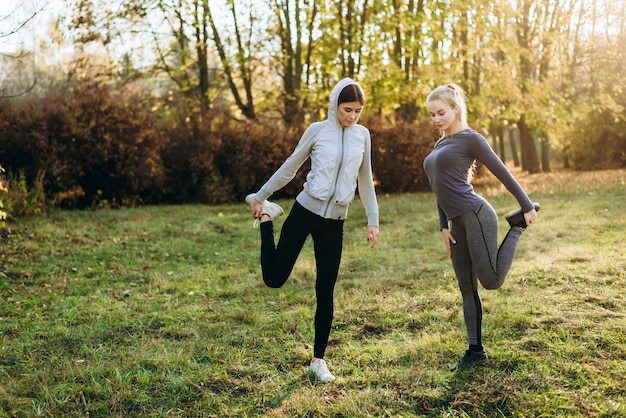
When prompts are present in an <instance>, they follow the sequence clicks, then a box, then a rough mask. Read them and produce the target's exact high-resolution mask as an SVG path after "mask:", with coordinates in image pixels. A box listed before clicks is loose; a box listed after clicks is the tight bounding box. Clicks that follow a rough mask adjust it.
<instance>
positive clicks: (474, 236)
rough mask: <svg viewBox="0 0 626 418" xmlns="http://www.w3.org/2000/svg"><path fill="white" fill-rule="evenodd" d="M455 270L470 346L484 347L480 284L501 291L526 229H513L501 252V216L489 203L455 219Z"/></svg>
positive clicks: (453, 220) (453, 263)
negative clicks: (499, 242) (499, 240)
mask: <svg viewBox="0 0 626 418" xmlns="http://www.w3.org/2000/svg"><path fill="white" fill-rule="evenodd" d="M450 232H451V233H452V236H453V237H454V239H455V240H456V244H452V245H451V248H452V266H453V267H454V272H455V273H456V277H457V280H458V282H459V289H460V290H461V295H462V297H463V315H464V317H465V326H466V327H467V337H468V342H469V344H470V345H482V341H481V340H482V335H481V322H482V317H483V313H482V304H481V302H480V297H479V296H478V280H480V283H481V284H482V286H483V287H484V288H485V289H489V290H492V289H498V288H499V287H500V286H502V284H503V283H504V278H505V277H506V275H507V273H508V272H509V269H510V268H511V264H512V263H513V257H514V256H515V250H516V249H517V243H518V242H519V239H520V237H521V235H522V232H523V229H522V228H519V227H513V228H511V229H510V230H509V232H508V233H507V234H506V237H505V238H504V240H503V241H502V244H501V245H500V247H499V248H498V215H497V214H496V211H495V210H494V209H493V208H492V207H491V205H489V203H487V202H485V203H484V204H483V205H482V206H480V207H479V208H478V209H475V210H473V211H471V212H468V213H466V214H464V215H461V216H459V217H457V218H454V219H452V228H451V230H450Z"/></svg>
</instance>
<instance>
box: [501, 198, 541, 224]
mask: <svg viewBox="0 0 626 418" xmlns="http://www.w3.org/2000/svg"><path fill="white" fill-rule="evenodd" d="M533 204H534V205H535V210H536V211H537V212H539V209H541V206H539V203H537V202H534V203H533ZM504 218H505V219H506V220H507V222H508V223H509V225H511V228H513V227H514V226H519V227H520V228H526V219H524V212H523V211H522V208H519V209H515V210H512V211H510V212H509V213H507V214H506V215H504Z"/></svg>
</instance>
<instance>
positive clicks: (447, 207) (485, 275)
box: [424, 84, 539, 368]
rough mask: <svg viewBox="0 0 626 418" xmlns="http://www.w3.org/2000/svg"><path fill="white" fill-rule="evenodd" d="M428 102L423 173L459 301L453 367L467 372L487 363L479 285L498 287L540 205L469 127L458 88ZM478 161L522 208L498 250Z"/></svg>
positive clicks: (436, 93) (495, 225)
mask: <svg viewBox="0 0 626 418" xmlns="http://www.w3.org/2000/svg"><path fill="white" fill-rule="evenodd" d="M426 101H427V105H428V111H429V112H430V117H431V119H432V121H433V122H434V123H435V125H436V126H437V129H439V131H440V132H441V138H440V139H439V140H438V141H437V142H436V143H435V146H434V148H433V150H432V152H431V153H430V154H429V155H428V156H427V157H426V159H425V160H424V169H425V171H426V173H427V175H428V181H429V183H430V187H431V189H432V190H433V192H434V193H435V197H436V199H437V209H438V211H439V228H440V230H441V233H442V236H443V241H444V243H445V245H446V248H447V250H448V256H449V257H451V259H452V265H453V267H454V271H455V274H456V277H457V280H458V284H459V288H460V290H461V295H462V299H463V314H464V319H465V325H466V328H467V336H468V343H469V347H468V349H467V351H466V352H465V355H464V356H463V358H462V359H461V360H460V361H459V362H458V363H457V364H456V367H457V368H466V367H469V366H471V365H474V364H477V363H481V362H483V361H485V360H487V353H486V352H485V350H484V348H483V345H482V316H483V312H482V303H481V300H480V297H479V295H478V281H480V283H481V284H482V286H483V287H484V288H485V289H498V288H499V287H500V286H502V284H503V283H504V279H505V277H506V275H507V273H508V271H509V269H510V267H511V264H512V262H513V257H514V256H515V251H516V249H517V244H518V242H519V239H520V237H521V235H522V232H523V231H524V229H525V228H526V227H527V226H529V225H531V224H532V223H533V222H535V220H536V219H537V211H538V210H539V204H537V203H533V202H532V201H531V200H530V198H529V197H528V195H527V194H526V192H524V190H523V189H522V187H521V186H520V185H519V183H518V182H517V180H516V179H515V178H514V177H513V175H512V174H511V173H510V172H509V170H508V169H507V168H506V166H505V165H504V164H503V163H502V161H501V160H500V158H498V156H497V155H496V154H495V152H494V151H493V150H492V148H491V147H490V146H489V143H488V142H487V140H486V139H485V138H484V137H483V136H482V135H481V134H479V133H478V132H476V131H474V130H473V129H471V128H470V127H469V125H468V123H467V106H466V102H465V94H464V92H463V90H462V89H461V87H459V86H458V85H456V84H447V85H444V86H440V87H437V88H436V89H435V90H433V91H432V92H431V93H430V94H429V95H428V98H427V100H426ZM476 161H480V162H481V163H482V164H483V165H485V167H487V168H488V169H489V170H490V171H491V172H492V173H493V174H494V175H495V176H496V177H497V178H498V179H499V180H500V181H501V182H502V184H504V186H505V187H506V188H507V190H508V191H509V192H510V193H511V194H512V195H513V196H514V197H515V199H517V202H518V203H519V205H520V207H521V209H519V210H517V211H515V212H511V213H510V214H508V215H507V216H506V218H507V221H508V222H509V224H510V226H511V229H510V230H509V231H508V233H507V235H506V237H505V238H504V240H503V241H502V243H501V244H500V245H499V246H498V217H497V215H496V212H495V210H494V209H493V208H492V207H491V205H490V204H489V202H487V200H486V199H485V198H484V197H482V196H481V195H479V194H477V193H476V192H475V191H474V188H473V187H472V184H471V174H472V170H473V167H474V164H475V162H476Z"/></svg>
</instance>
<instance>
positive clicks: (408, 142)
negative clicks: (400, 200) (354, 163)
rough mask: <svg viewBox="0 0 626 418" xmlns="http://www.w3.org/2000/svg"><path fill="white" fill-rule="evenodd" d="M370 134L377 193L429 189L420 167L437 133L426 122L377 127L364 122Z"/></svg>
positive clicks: (430, 149)
mask: <svg viewBox="0 0 626 418" xmlns="http://www.w3.org/2000/svg"><path fill="white" fill-rule="evenodd" d="M368 123H369V126H370V131H371V134H372V165H373V169H374V177H375V180H376V189H377V191H378V192H381V193H406V192H416V191H424V190H430V186H429V184H428V177H427V176H426V172H425V171H424V168H423V166H422V165H423V163H424V158H426V156H427V155H428V154H429V153H430V152H431V151H432V148H433V145H434V143H435V141H436V140H437V138H438V133H437V131H436V129H435V128H434V126H433V124H432V123H431V122H430V121H422V122H417V123H408V122H400V123H398V124H396V125H395V126H391V127H387V128H381V127H380V126H381V125H382V123H380V122H379V123H376V122H373V123H372V122H368Z"/></svg>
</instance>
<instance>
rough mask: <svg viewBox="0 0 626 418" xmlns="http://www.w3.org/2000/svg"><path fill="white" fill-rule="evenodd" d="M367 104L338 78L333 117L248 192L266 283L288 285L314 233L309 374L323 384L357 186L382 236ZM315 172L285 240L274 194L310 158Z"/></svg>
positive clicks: (372, 228)
mask: <svg viewBox="0 0 626 418" xmlns="http://www.w3.org/2000/svg"><path fill="white" fill-rule="evenodd" d="M364 104H365V95H364V93H363V89H362V88H361V86H360V85H359V84H357V83H356V82H355V81H353V80H352V79H350V78H344V79H343V80H341V81H339V83H337V85H336V86H335V88H334V89H333V91H332V92H331V94H330V105H329V107H328V118H327V119H326V120H324V121H322V122H315V123H312V124H311V125H310V126H309V127H308V128H307V129H306V130H305V132H304V134H303V135H302V137H301V138H300V141H299V143H298V145H297V146H296V148H295V150H294V151H293V153H292V154H291V156H289V157H288V158H287V159H286V160H285V162H284V163H283V164H282V165H281V166H280V168H279V169H278V170H277V171H276V172H275V173H274V175H272V176H271V177H270V179H269V180H268V181H267V182H266V183H265V184H264V185H263V187H261V189H260V190H259V191H258V192H256V193H253V194H250V195H248V196H247V197H246V202H247V203H249V204H250V209H251V212H252V216H253V217H254V218H255V222H256V221H260V232H261V269H262V271H263V281H264V282H265V284H266V285H267V286H269V287H272V288H279V287H281V286H282V285H283V284H284V283H285V282H286V281H287V279H288V278H289V275H290V274H291V271H292V269H293V266H294V264H295V262H296V259H297V258H298V255H299V254H300V251H301V250H302V247H303V245H304V242H305V241H306V239H307V237H308V236H309V235H311V237H312V238H313V246H314V251H315V263H316V267H317V278H316V283H315V294H316V297H317V309H316V312H315V343H314V347H313V358H312V359H311V361H310V364H309V369H310V371H311V372H312V373H313V374H314V375H315V376H316V377H317V378H318V379H319V380H320V381H322V382H330V381H333V380H334V379H335V377H334V376H333V374H332V373H330V371H328V367H327V365H326V362H325V361H324V354H325V351H326V346H327V344H328V337H329V335H330V329H331V325H332V320H333V312H334V288H335V283H336V281H337V275H338V273H339V264H340V262H341V252H342V248H343V223H344V220H345V219H346V216H347V214H348V206H349V205H350V203H351V202H352V200H353V199H354V195H355V192H356V189H357V186H358V190H359V198H360V200H361V201H362V203H363V206H364V207H365V213H366V216H367V240H368V241H369V242H370V245H371V246H372V247H373V246H374V245H376V242H377V240H378V202H377V200H376V193H375V190H374V181H373V178H372V165H371V140H370V133H369V130H368V129H367V128H365V127H364V126H361V125H359V124H358V123H357V122H358V120H359V117H360V115H361V112H362V110H363V106H364ZM309 158H310V159H311V171H310V172H309V173H308V174H307V177H306V182H305V183H304V186H303V190H302V191H301V192H300V193H299V194H298V196H297V197H296V201H295V203H294V205H293V208H292V210H291V212H290V213H289V216H287V219H286V220H285V222H284V224H283V227H282V230H281V233H280V238H279V240H278V245H277V246H276V245H275V241H274V225H273V222H272V221H273V220H275V219H276V218H277V217H279V216H280V215H282V214H283V210H282V208H281V207H280V206H279V205H277V204H276V203H273V202H270V201H268V200H267V199H268V198H269V197H270V196H271V195H272V194H273V193H274V192H276V191H277V190H279V189H281V188H282V187H284V186H285V185H286V184H287V183H289V182H290V181H291V180H292V179H293V178H294V176H295V175H296V173H297V171H298V169H299V168H300V167H301V166H302V164H304V162H305V161H306V160H307V159H309Z"/></svg>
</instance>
